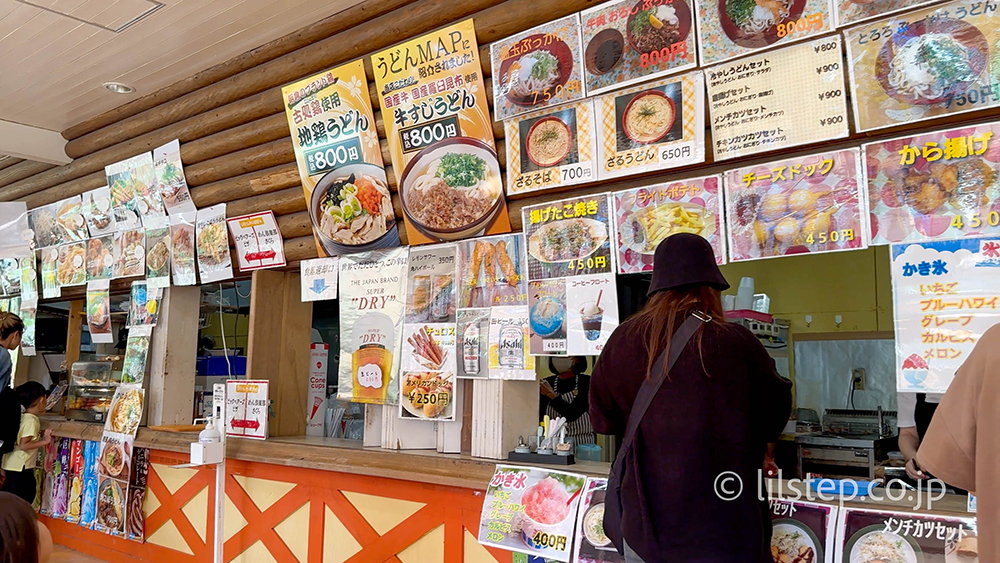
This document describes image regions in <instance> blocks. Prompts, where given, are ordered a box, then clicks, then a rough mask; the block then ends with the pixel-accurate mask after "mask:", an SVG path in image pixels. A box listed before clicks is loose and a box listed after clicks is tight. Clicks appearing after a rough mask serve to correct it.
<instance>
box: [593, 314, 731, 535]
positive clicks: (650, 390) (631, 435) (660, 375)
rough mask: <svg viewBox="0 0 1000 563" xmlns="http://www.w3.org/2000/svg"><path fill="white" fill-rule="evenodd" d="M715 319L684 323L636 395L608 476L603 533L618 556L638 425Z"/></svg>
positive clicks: (699, 317) (693, 317)
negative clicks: (624, 488)
mask: <svg viewBox="0 0 1000 563" xmlns="http://www.w3.org/2000/svg"><path fill="white" fill-rule="evenodd" d="M710 320H712V319H711V318H710V317H706V316H704V315H702V314H701V313H694V314H692V315H691V316H690V317H688V318H687V320H685V321H684V323H683V324H681V326H680V328H679V329H677V332H675V333H674V336H673V340H672V341H671V343H670V350H669V353H670V354H669V357H667V352H668V350H663V352H662V353H660V357H659V358H657V359H656V363H654V364H653V371H652V373H651V374H650V377H648V378H646V379H645V380H644V381H643V382H642V387H640V388H639V393H638V394H637V395H636V396H635V403H634V404H633V406H632V413H631V414H630V415H629V417H628V426H627V427H626V430H625V439H624V440H622V443H621V447H620V449H619V450H618V456H617V457H616V458H615V463H614V464H613V465H612V466H611V474H610V475H609V476H608V489H607V492H606V493H605V496H604V533H606V534H607V535H608V537H609V538H611V541H612V542H613V543H614V544H615V546H616V547H617V548H618V553H620V554H623V555H624V553H625V541H624V537H625V531H624V530H623V528H622V501H621V488H622V476H624V475H625V470H626V464H627V460H628V457H629V454H630V453H631V452H632V445H633V444H634V443H635V436H636V434H638V432H639V423H640V422H641V421H642V417H643V416H644V415H645V414H646V409H648V408H649V405H650V403H652V402H653V397H654V396H656V392H657V391H659V390H660V385H662V384H663V380H665V379H666V378H667V374H668V373H669V372H670V370H671V369H672V368H673V367H674V364H675V363H677V358H679V357H680V355H681V352H683V351H684V348H685V347H686V346H687V343H688V342H689V341H690V340H691V337H692V336H694V333H695V332H697V330H698V326H699V325H701V324H702V323H707V322H708V321H710ZM664 361H666V362H667V369H666V370H664V369H663V362H664Z"/></svg>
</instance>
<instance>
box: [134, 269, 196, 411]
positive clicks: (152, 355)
mask: <svg viewBox="0 0 1000 563" xmlns="http://www.w3.org/2000/svg"><path fill="white" fill-rule="evenodd" d="M200 308H201V288H200V287H197V286H192V287H168V288H165V289H164V290H163V298H162V299H161V300H160V317H159V320H158V321H157V323H156V327H154V328H153V335H152V338H150V341H149V376H148V377H149V387H148V391H147V392H146V393H147V394H146V404H147V405H149V407H148V409H147V412H148V413H149V414H148V424H149V425H150V426H165V425H171V424H191V422H192V419H193V417H194V382H195V361H196V360H197V356H198V318H199V316H200V313H201V310H200Z"/></svg>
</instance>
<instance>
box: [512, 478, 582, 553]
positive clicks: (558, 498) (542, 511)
mask: <svg viewBox="0 0 1000 563" xmlns="http://www.w3.org/2000/svg"><path fill="white" fill-rule="evenodd" d="M521 504H522V505H523V506H524V514H523V515H522V516H521V539H523V540H524V544H525V545H526V546H528V547H530V548H531V549H537V550H543V549H546V547H548V546H545V545H541V544H538V543H535V541H534V539H533V538H534V537H535V535H536V534H537V533H538V532H541V533H543V534H546V535H548V534H556V535H564V534H565V533H566V527H565V525H563V521H564V520H566V519H567V518H571V517H572V516H571V515H570V512H571V511H570V508H571V506H570V505H571V502H570V495H569V493H567V492H566V489H565V487H563V484H562V483H560V482H559V481H556V480H555V479H553V478H552V477H546V478H544V479H542V480H541V481H539V482H537V483H535V484H534V485H532V486H530V487H528V488H527V489H525V490H524V493H522V494H521ZM570 529H572V526H570Z"/></svg>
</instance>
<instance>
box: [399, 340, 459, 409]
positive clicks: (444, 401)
mask: <svg viewBox="0 0 1000 563" xmlns="http://www.w3.org/2000/svg"><path fill="white" fill-rule="evenodd" d="M403 336H404V340H405V341H404V342H403V358H402V362H403V365H402V373H401V374H400V388H401V392H400V397H399V416H400V418H415V419H423V420H455V409H454V402H455V396H454V393H455V373H456V368H457V366H456V359H455V324H454V323H452V324H445V323H432V324H426V325H423V326H420V325H413V324H404V325H403Z"/></svg>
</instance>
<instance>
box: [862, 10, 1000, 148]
mask: <svg viewBox="0 0 1000 563" xmlns="http://www.w3.org/2000/svg"><path fill="white" fill-rule="evenodd" d="M997 6H998V5H997V4H996V3H995V2H992V1H991V2H982V1H978V0H969V1H962V2H952V3H949V4H943V5H940V6H935V7H932V8H925V9H923V10H917V11H913V12H907V13H904V14H899V15H897V16H893V17H891V18H887V19H884V20H880V21H875V22H870V23H867V24H862V25H859V26H857V27H852V28H850V29H848V30H845V31H844V38H845V40H846V41H847V59H848V60H849V61H852V64H851V67H850V71H851V94H852V97H851V102H852V103H853V105H854V119H855V124H856V127H857V130H858V131H871V130H874V129H883V128H886V127H894V126H897V125H903V124H906V123H912V122H915V121H923V120H927V119H933V118H935V117H941V116H944V115H952V114H958V113H965V112H970V111H977V110H984V109H988V108H992V107H996V106H1000V84H998V82H997V80H998V76H1000V68H998V67H997V66H996V65H995V64H991V63H990V61H991V60H992V58H993V57H995V56H996V53H995V49H996V47H995V44H996V41H997V37H998V35H997V34H998V29H1000V18H998V17H997V13H996V12H997Z"/></svg>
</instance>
